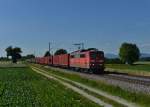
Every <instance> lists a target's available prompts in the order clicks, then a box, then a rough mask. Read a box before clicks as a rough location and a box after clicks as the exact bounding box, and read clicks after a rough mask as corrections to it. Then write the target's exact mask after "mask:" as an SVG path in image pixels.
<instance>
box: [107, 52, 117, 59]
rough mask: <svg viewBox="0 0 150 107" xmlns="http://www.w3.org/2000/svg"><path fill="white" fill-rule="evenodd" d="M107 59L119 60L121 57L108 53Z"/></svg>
mask: <svg viewBox="0 0 150 107" xmlns="http://www.w3.org/2000/svg"><path fill="white" fill-rule="evenodd" d="M105 58H109V59H114V58H119V56H118V55H115V54H112V53H106V54H105Z"/></svg>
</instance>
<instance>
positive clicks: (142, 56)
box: [140, 53, 150, 58]
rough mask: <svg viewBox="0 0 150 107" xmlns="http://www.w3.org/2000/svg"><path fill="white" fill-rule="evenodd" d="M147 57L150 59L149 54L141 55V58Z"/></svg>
mask: <svg viewBox="0 0 150 107" xmlns="http://www.w3.org/2000/svg"><path fill="white" fill-rule="evenodd" d="M147 57H150V54H149V53H141V56H140V58H147Z"/></svg>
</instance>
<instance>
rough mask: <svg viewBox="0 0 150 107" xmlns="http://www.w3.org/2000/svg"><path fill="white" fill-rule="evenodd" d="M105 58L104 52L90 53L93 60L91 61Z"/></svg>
mask: <svg viewBox="0 0 150 107" xmlns="http://www.w3.org/2000/svg"><path fill="white" fill-rule="evenodd" d="M103 57H104V53H103V52H100V51H97V52H91V53H90V58H91V59H100V58H103Z"/></svg>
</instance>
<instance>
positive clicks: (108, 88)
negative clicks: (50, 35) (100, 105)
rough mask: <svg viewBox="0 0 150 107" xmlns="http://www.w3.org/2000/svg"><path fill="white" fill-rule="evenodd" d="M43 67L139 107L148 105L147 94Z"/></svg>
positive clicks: (149, 104)
mask: <svg viewBox="0 0 150 107" xmlns="http://www.w3.org/2000/svg"><path fill="white" fill-rule="evenodd" d="M36 66H38V67H42V66H40V65H36ZM42 68H43V67H42ZM43 69H45V70H47V71H48V72H49V73H52V74H55V75H59V76H62V77H66V78H68V79H70V80H73V81H77V82H80V83H83V84H86V85H88V86H91V87H93V88H96V89H100V90H103V91H105V92H108V93H109V94H112V95H115V96H119V97H121V98H124V99H126V100H128V101H130V102H134V103H136V104H139V105H141V107H149V106H150V96H149V95H145V94H142V93H133V92H130V91H126V90H123V89H121V88H119V87H115V86H112V85H108V84H106V83H104V82H102V81H95V80H89V79H86V78H83V77H81V76H79V75H77V74H70V73H65V72H60V71H58V70H51V69H49V68H43Z"/></svg>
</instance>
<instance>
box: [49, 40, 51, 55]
mask: <svg viewBox="0 0 150 107" xmlns="http://www.w3.org/2000/svg"><path fill="white" fill-rule="evenodd" d="M49 53H50V54H51V43H50V42H49Z"/></svg>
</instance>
